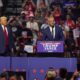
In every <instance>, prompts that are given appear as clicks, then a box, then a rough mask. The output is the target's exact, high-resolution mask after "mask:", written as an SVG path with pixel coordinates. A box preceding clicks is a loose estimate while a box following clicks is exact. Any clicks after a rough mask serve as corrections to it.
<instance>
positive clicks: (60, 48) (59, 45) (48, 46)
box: [37, 41, 64, 53]
mask: <svg viewBox="0 0 80 80" xmlns="http://www.w3.org/2000/svg"><path fill="white" fill-rule="evenodd" d="M37 52H38V53H53V52H54V53H63V52H64V42H63V41H38V42H37Z"/></svg>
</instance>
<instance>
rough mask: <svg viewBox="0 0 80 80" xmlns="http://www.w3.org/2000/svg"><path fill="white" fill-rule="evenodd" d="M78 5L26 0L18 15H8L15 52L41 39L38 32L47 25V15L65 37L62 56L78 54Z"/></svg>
mask: <svg viewBox="0 0 80 80" xmlns="http://www.w3.org/2000/svg"><path fill="white" fill-rule="evenodd" d="M78 10H79V5H74V6H71V5H69V6H67V7H66V6H64V5H63V4H60V3H57V2H55V1H53V2H51V3H50V4H49V3H48V5H47V4H46V1H45V0H40V1H39V2H38V3H37V5H36V4H35V3H34V2H33V0H26V1H25V2H24V4H23V5H22V11H21V13H20V15H18V16H15V15H12V16H8V25H9V26H10V27H11V29H12V32H13V36H14V39H15V46H16V50H17V51H16V52H17V53H18V52H24V45H32V46H34V52H36V44H37V41H38V40H41V36H42V33H41V32H40V31H41V29H43V28H44V26H46V25H47V17H48V16H51V17H54V19H55V24H56V25H59V27H61V28H62V30H63V33H64V37H65V47H64V49H65V51H64V56H80V55H79V53H80V15H79V11H78Z"/></svg>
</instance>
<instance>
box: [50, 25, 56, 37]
mask: <svg viewBox="0 0 80 80" xmlns="http://www.w3.org/2000/svg"><path fill="white" fill-rule="evenodd" d="M49 28H50V31H51V33H52V27H49ZM53 38H55V26H54V27H53Z"/></svg>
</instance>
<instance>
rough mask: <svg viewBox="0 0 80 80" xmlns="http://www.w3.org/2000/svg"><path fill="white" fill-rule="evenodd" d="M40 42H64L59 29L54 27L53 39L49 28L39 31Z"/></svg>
mask: <svg viewBox="0 0 80 80" xmlns="http://www.w3.org/2000/svg"><path fill="white" fill-rule="evenodd" d="M41 32H42V40H44V41H64V35H63V31H62V28H61V27H58V26H55V38H54V37H53V36H52V34H51V31H50V28H49V26H48V27H46V28H45V29H42V30H41Z"/></svg>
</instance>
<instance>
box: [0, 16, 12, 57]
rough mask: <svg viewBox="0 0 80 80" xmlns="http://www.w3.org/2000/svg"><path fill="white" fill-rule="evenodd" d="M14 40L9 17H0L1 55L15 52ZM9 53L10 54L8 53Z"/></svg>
mask: <svg viewBox="0 0 80 80" xmlns="http://www.w3.org/2000/svg"><path fill="white" fill-rule="evenodd" d="M13 49H14V40H13V35H12V31H11V28H10V27H7V18H6V17H5V16H3V17H1V18H0V55H1V56H5V55H7V54H8V53H10V52H13ZM8 55H9V54H8Z"/></svg>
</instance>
